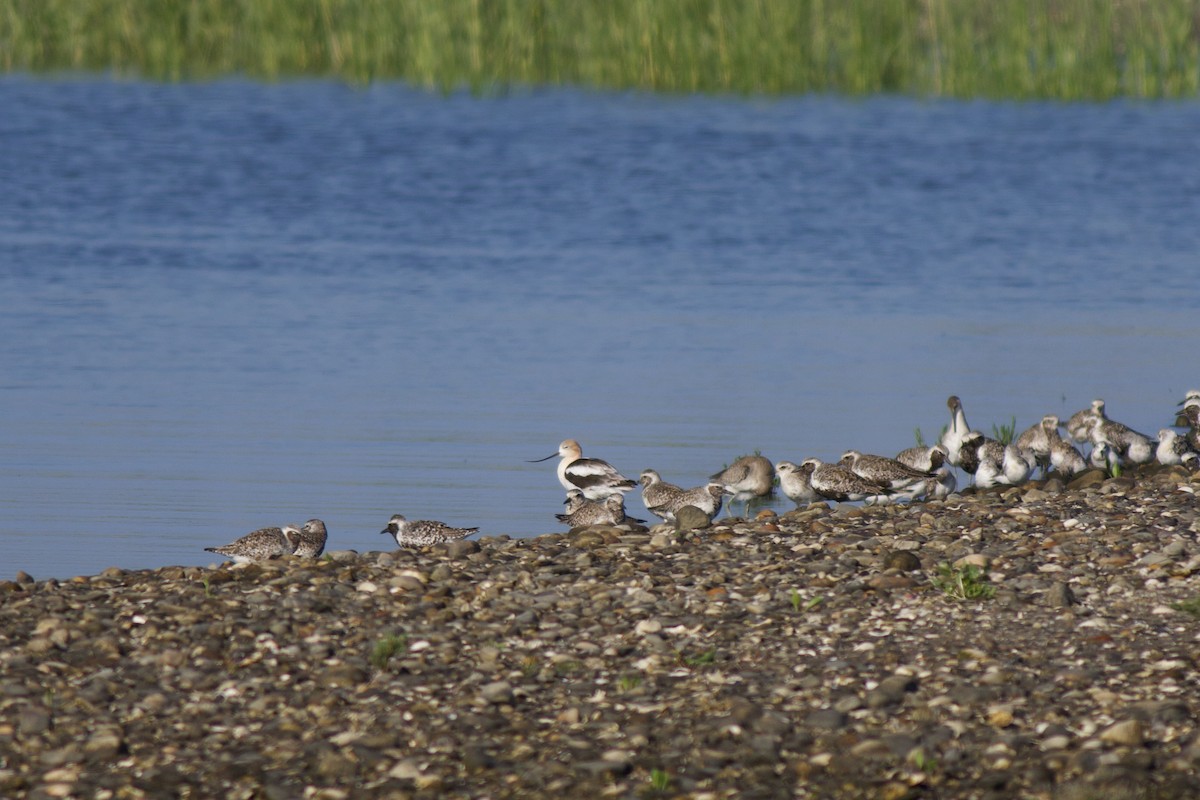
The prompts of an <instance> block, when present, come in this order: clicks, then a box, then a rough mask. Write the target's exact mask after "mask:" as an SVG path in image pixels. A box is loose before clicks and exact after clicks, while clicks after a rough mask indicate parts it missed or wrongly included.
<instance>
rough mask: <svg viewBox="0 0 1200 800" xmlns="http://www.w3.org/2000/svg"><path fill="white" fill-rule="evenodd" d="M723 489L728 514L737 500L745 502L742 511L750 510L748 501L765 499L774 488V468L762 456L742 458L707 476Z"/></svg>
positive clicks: (731, 511)
mask: <svg viewBox="0 0 1200 800" xmlns="http://www.w3.org/2000/svg"><path fill="white" fill-rule="evenodd" d="M709 480H710V481H715V482H716V483H719V484H721V485H722V486H724V487H725V494H731V495H733V497H731V498H729V505H728V512H729V514H730V515H732V514H733V504H734V503H735V502H737V501H738V500H742V501H744V502H745V507H744V508H743V511H749V510H750V501H751V500H753V499H754V498H756V497H766V496H767V495H769V494H770V493H771V490H772V489H773V488H775V466H774V465H773V464H772V463H771V462H770V461H769V460H768V459H767V458H765V457H763V456H757V455H756V456H742V457H741V458H738V459H736V460H735V461H734V462H733V463H732V464H730V465H729V466H728V467H726V468H725V469H723V470H721V471H720V472H717V473H715V474H713V475H710V476H709Z"/></svg>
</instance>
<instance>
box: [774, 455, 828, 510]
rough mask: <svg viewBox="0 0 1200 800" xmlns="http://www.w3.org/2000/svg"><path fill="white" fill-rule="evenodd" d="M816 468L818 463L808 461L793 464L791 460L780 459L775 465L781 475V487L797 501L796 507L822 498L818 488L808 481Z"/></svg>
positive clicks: (790, 497) (789, 497) (789, 496)
mask: <svg viewBox="0 0 1200 800" xmlns="http://www.w3.org/2000/svg"><path fill="white" fill-rule="evenodd" d="M814 469H816V465H815V464H812V463H809V462H807V461H806V462H805V463H804V464H803V465H797V464H793V463H792V462H791V461H780V462H779V463H778V464H776V465H775V472H776V474H778V475H779V488H780V489H782V490H783V493H784V494H785V495H787V497H788V499H790V500H792V501H793V502H795V504H796V508H800V507H801V506H805V505H808V504H809V503H815V502H817V501H818V500H820V499H821V495H819V494H817V490H816V489H814V488H813V487H812V484H811V483H809V482H808V481H809V478H811V477H812V474H813V470H814Z"/></svg>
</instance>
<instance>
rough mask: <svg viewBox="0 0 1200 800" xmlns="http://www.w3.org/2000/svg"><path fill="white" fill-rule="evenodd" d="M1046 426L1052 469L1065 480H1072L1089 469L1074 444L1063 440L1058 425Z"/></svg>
mask: <svg viewBox="0 0 1200 800" xmlns="http://www.w3.org/2000/svg"><path fill="white" fill-rule="evenodd" d="M1043 424H1044V425H1046V438H1047V440H1049V442H1050V468H1051V469H1053V470H1054V471H1055V472H1057V473H1058V474H1060V475H1062V476H1063V477H1064V478H1070V477H1072V476H1074V475H1077V474H1078V473H1080V472H1083V471H1084V470H1085V469H1087V461H1085V460H1084V458H1083V454H1082V453H1080V452H1079V451H1078V450H1077V449H1076V448H1075V446H1074V445H1073V444H1071V443H1070V442H1068V441H1067V440H1066V439H1064V438H1062V436H1061V435H1059V433H1058V424H1057V423H1055V424H1053V425H1051V424H1049V422H1047V421H1046V420H1043Z"/></svg>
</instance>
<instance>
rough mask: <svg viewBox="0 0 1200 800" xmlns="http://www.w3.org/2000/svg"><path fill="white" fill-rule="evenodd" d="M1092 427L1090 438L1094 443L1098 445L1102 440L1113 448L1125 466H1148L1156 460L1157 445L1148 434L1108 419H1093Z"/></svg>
mask: <svg viewBox="0 0 1200 800" xmlns="http://www.w3.org/2000/svg"><path fill="white" fill-rule="evenodd" d="M1090 425H1091V428H1090V431H1089V433H1088V436H1089V437H1090V438H1091V440H1092V443H1093V444H1096V443H1097V440H1098V439H1101V438H1102V439H1103V440H1104V441H1105V442H1107V443H1108V444H1109V445H1111V446H1112V448H1113V450H1115V451H1116V453H1117V456H1118V457H1119V458H1120V459H1121V462H1122V463H1123V464H1147V463H1149V462H1151V461H1153V460H1154V447H1155V443H1154V440H1153V439H1151V438H1150V437H1149V436H1147V435H1146V434H1144V433H1138V432H1137V431H1135V430H1133V429H1132V428H1130V427H1129V426H1128V425H1123V424H1121V423H1120V422H1117V421H1116V420H1111V419H1108V418H1106V417H1093V418H1092V419H1091V421H1090Z"/></svg>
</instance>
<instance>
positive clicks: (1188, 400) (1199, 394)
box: [1175, 389, 1200, 428]
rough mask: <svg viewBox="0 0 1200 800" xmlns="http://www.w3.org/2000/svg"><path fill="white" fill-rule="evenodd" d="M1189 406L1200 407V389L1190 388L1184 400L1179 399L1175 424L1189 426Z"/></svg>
mask: <svg viewBox="0 0 1200 800" xmlns="http://www.w3.org/2000/svg"><path fill="white" fill-rule="evenodd" d="M1189 406H1196V407H1198V408H1200V389H1188V393H1187V394H1186V395H1185V396H1184V398H1183V399H1182V400H1180V401H1179V411H1177V412H1175V425H1176V426H1177V427H1180V428H1184V427H1187V425H1188V419H1187V414H1185V413H1184V412H1185V411H1187V409H1188V407H1189Z"/></svg>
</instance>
